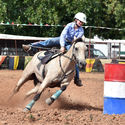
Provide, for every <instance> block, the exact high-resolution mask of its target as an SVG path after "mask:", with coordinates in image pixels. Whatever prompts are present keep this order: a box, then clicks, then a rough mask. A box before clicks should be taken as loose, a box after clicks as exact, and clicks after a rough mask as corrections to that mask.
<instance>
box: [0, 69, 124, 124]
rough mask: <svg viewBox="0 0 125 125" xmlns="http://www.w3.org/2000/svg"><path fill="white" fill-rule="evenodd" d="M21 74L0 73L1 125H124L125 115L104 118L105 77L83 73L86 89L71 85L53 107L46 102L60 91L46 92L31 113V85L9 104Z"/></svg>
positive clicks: (27, 84) (18, 71)
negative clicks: (26, 109) (29, 104)
mask: <svg viewBox="0 0 125 125" xmlns="http://www.w3.org/2000/svg"><path fill="white" fill-rule="evenodd" d="M21 74H22V70H0V125H125V114H123V115H107V114H103V86H104V73H95V72H93V73H85V72H81V73H80V77H81V79H82V82H83V86H82V87H77V86H76V85H75V84H74V83H73V81H72V82H71V84H70V85H69V86H68V88H67V90H66V91H65V92H64V93H63V94H62V95H61V96H60V97H59V98H58V99H57V100H56V101H55V102H54V103H53V104H52V105H51V106H48V105H47V104H46V103H45V100H46V98H48V97H50V96H51V95H52V94H53V93H54V92H55V91H56V90H58V88H54V89H50V88H47V89H46V90H45V91H44V92H43V94H42V95H41V98H40V100H38V101H37V102H36V104H35V105H34V107H33V108H32V110H31V112H28V113H25V112H23V109H24V107H25V106H26V105H27V104H28V103H29V101H31V100H32V98H33V96H31V97H28V98H27V99H24V97H25V94H26V92H28V91H29V90H30V89H31V88H33V82H32V81H28V82H27V83H25V84H24V85H23V86H22V88H21V89H20V91H19V92H18V93H17V94H16V95H15V96H14V97H13V98H12V99H11V100H9V96H10V95H11V93H12V90H13V88H14V86H15V85H16V83H17V82H18V80H19V78H20V77H21Z"/></svg>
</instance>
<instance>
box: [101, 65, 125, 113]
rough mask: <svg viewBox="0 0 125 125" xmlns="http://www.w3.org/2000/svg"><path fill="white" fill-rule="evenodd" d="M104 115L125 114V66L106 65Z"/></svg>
mask: <svg viewBox="0 0 125 125" xmlns="http://www.w3.org/2000/svg"><path fill="white" fill-rule="evenodd" d="M103 113H104V114H124V113H125V65H124V64H105V79H104V108H103Z"/></svg>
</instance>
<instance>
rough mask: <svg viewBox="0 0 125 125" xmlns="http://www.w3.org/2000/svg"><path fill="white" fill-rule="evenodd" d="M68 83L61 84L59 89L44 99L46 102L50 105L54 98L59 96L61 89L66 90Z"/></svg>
mask: <svg viewBox="0 0 125 125" xmlns="http://www.w3.org/2000/svg"><path fill="white" fill-rule="evenodd" d="M68 84H69V83H65V84H63V85H62V86H61V89H59V90H58V91H56V92H55V93H54V94H53V95H52V96H51V97H50V98H47V99H46V103H47V104H48V105H51V104H52V103H53V102H54V101H55V100H56V99H58V98H59V96H60V95H61V94H62V92H63V91H65V90H66V88H67V86H68Z"/></svg>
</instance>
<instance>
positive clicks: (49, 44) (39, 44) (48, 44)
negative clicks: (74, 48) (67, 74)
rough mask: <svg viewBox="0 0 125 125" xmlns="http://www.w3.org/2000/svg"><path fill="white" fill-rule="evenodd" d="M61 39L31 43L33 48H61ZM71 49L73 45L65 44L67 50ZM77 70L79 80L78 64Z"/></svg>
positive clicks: (76, 75)
mask: <svg viewBox="0 0 125 125" xmlns="http://www.w3.org/2000/svg"><path fill="white" fill-rule="evenodd" d="M59 41H60V37H55V38H51V39H48V40H45V41H40V42H35V43H31V45H32V48H33V47H49V48H50V47H60V42H59ZM70 47H71V43H69V42H66V43H65V48H66V49H67V50H69V49H70ZM75 69H76V73H75V77H76V78H78V79H79V67H78V64H76V65H75Z"/></svg>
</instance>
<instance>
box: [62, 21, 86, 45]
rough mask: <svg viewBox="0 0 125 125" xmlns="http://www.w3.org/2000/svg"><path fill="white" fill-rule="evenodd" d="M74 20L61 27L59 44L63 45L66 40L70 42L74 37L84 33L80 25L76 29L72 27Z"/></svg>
mask: <svg viewBox="0 0 125 125" xmlns="http://www.w3.org/2000/svg"><path fill="white" fill-rule="evenodd" d="M74 26H75V22H71V23H68V24H67V25H66V27H65V28H64V29H63V31H62V33H61V35H60V45H61V46H65V43H66V41H70V42H72V41H73V39H74V37H76V38H80V37H82V36H83V34H84V30H83V28H82V27H79V28H78V29H77V30H75V29H74Z"/></svg>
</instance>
